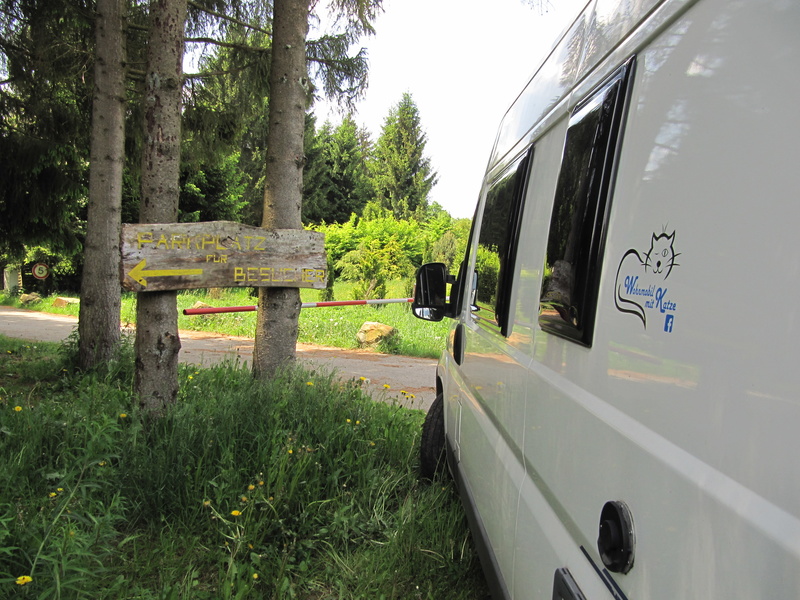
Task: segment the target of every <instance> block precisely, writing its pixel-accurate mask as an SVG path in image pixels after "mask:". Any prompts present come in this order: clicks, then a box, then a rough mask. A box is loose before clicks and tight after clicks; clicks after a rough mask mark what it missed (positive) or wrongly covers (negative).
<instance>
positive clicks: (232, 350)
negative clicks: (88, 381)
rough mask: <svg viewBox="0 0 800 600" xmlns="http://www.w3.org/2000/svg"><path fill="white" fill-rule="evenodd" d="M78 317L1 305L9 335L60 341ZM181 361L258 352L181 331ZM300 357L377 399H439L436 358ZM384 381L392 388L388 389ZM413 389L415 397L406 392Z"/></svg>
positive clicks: (246, 358) (301, 353) (305, 352)
mask: <svg viewBox="0 0 800 600" xmlns="http://www.w3.org/2000/svg"><path fill="white" fill-rule="evenodd" d="M77 324H78V320H77V319H76V318H75V317H69V316H65V315H55V314H51V313H43V312H37V311H31V310H23V309H19V308H11V307H9V306H0V334H2V335H5V336H7V337H12V338H18V339H24V340H31V341H42V342H60V341H62V340H64V339H65V338H66V337H67V336H69V335H70V333H72V330H73V329H74V328H75V327H76V326H77ZM180 336H181V352H180V356H179V359H180V360H181V362H185V363H192V364H197V365H202V366H210V365H213V364H217V363H219V362H221V361H223V360H239V361H240V362H242V363H244V364H249V363H250V360H251V359H252V357H253V340H252V339H251V338H244V337H233V336H223V335H218V334H213V333H206V332H201V331H181V332H180ZM297 357H298V360H299V361H300V363H301V364H303V365H305V366H312V367H313V366H315V367H317V368H320V369H323V370H326V371H331V370H334V371H336V372H337V373H338V374H339V375H340V376H341V377H342V378H343V379H351V378H356V379H358V378H359V377H366V378H367V379H368V380H369V384H368V386H367V387H368V389H369V390H370V391H371V392H372V394H373V396H374V397H376V398H382V399H386V400H395V399H396V400H398V401H399V402H400V403H401V404H403V405H404V406H413V407H415V408H422V409H425V410H427V408H428V407H429V406H430V404H431V402H433V398H434V389H433V385H434V381H435V377H436V361H435V360H432V359H425V358H411V357H408V356H395V355H391V354H379V353H377V352H370V351H364V350H342V349H339V348H327V347H324V346H314V345H311V344H298V345H297ZM384 384H388V385H389V386H390V387H389V389H388V390H387V389H386V388H384ZM401 391H406V392H408V394H413V395H414V396H415V398H414V399H413V402H409V400H408V398H407V396H404V395H403V394H401V393H400V392H401Z"/></svg>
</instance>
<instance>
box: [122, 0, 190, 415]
mask: <svg viewBox="0 0 800 600" xmlns="http://www.w3.org/2000/svg"><path fill="white" fill-rule="evenodd" d="M150 20H151V23H150V35H149V40H148V46H147V72H146V75H145V97H144V103H145V114H144V151H143V153H142V199H141V205H140V208H139V210H140V212H139V221H140V222H141V223H174V222H175V221H177V220H178V196H179V189H178V177H179V174H180V148H181V94H182V90H183V32H184V23H185V21H186V0H152V1H151V3H150ZM180 348H181V342H180V338H179V336H178V307H177V296H176V293H175V292H143V293H140V294H139V295H138V296H137V302H136V378H135V385H136V390H137V392H138V394H139V402H140V403H141V404H142V406H143V407H144V408H145V409H147V410H148V411H150V412H152V413H159V412H161V411H162V410H163V409H164V407H165V406H166V405H167V404H170V403H172V402H174V401H175V399H176V398H177V396H178V352H179V350H180Z"/></svg>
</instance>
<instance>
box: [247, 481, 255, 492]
mask: <svg viewBox="0 0 800 600" xmlns="http://www.w3.org/2000/svg"><path fill="white" fill-rule="evenodd" d="M254 489H256V486H254V485H253V484H252V483H251V484H250V485H248V486H247V490H248V491H250V492H252V491H253V490H254Z"/></svg>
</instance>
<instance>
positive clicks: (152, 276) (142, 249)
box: [120, 221, 327, 292]
mask: <svg viewBox="0 0 800 600" xmlns="http://www.w3.org/2000/svg"><path fill="white" fill-rule="evenodd" d="M121 241H122V244H121V255H122V260H121V262H120V280H121V282H122V287H123V288H124V289H126V290H128V291H132V292H158V291H165V290H185V289H192V288H205V287H268V286H271V287H298V288H316V289H322V288H324V287H325V281H326V277H327V261H326V257H325V236H324V235H323V234H322V233H319V232H316V231H305V230H297V229H261V228H260V227H251V226H249V225H242V224H241V223H233V222H230V221H208V222H204V223H156V224H149V225H148V224H140V225H127V224H126V225H123V226H122V240H121Z"/></svg>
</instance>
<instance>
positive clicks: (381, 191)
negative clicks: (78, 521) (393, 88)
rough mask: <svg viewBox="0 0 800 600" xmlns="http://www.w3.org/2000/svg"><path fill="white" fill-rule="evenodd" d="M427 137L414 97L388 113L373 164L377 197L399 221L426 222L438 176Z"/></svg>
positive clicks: (372, 177) (371, 175)
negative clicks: (426, 149)
mask: <svg viewBox="0 0 800 600" xmlns="http://www.w3.org/2000/svg"><path fill="white" fill-rule="evenodd" d="M426 143H427V136H426V135H425V132H424V131H423V130H422V125H421V120H420V116H419V110H418V109H417V106H416V104H414V100H413V99H412V97H411V94H409V93H405V94H403V98H402V99H401V100H400V102H399V103H398V104H397V105H396V106H395V107H393V108H392V109H391V110H390V111H389V116H387V117H386V121H385V122H384V125H383V130H382V132H381V135H380V137H379V138H378V142H377V144H376V146H375V150H374V153H373V159H372V162H371V163H370V171H371V173H370V179H371V181H372V186H373V188H374V190H375V198H376V201H377V202H378V203H380V205H381V206H382V207H383V208H384V209H386V210H389V211H391V213H392V214H393V215H394V216H395V217H396V218H398V219H408V218H412V217H414V218H417V219H418V220H424V218H425V212H426V209H427V207H428V194H429V193H430V191H431V188H432V187H433V186H434V185H435V184H436V180H437V174H436V172H435V171H434V170H433V167H432V166H431V161H430V159H429V158H428V157H426V156H425V145H426Z"/></svg>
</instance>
